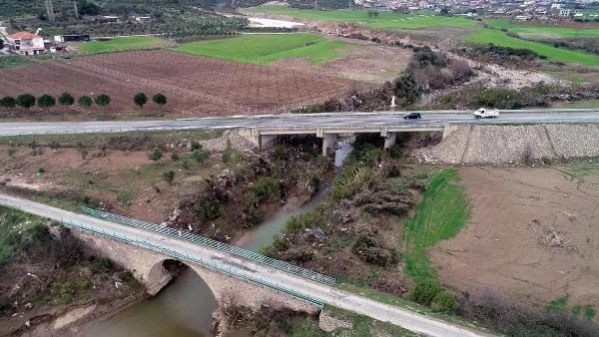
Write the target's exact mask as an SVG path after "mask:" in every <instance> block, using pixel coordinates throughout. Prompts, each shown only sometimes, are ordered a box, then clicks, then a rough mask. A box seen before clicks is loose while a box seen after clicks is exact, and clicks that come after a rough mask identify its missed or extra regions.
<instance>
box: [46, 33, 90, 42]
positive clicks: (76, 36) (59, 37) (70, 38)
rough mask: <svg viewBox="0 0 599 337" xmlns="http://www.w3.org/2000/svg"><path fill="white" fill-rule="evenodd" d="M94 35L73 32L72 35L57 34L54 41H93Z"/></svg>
mask: <svg viewBox="0 0 599 337" xmlns="http://www.w3.org/2000/svg"><path fill="white" fill-rule="evenodd" d="M91 40H92V37H91V36H90V35H89V34H72V35H57V36H54V41H55V42H59V43H63V42H88V41H91Z"/></svg>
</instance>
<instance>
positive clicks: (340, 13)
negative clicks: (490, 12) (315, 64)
mask: <svg viewBox="0 0 599 337" xmlns="http://www.w3.org/2000/svg"><path fill="white" fill-rule="evenodd" d="M248 11H253V12H257V13H267V14H277V15H285V16H290V17H295V18H300V19H309V20H318V21H337V22H355V23H360V24H363V25H366V26H369V27H372V28H381V29H383V28H386V29H389V28H398V29H421V28H429V27H437V26H448V27H466V28H467V27H475V26H476V24H477V22H476V21H474V20H469V19H465V18H456V17H442V16H436V15H435V14H434V13H430V14H395V13H391V12H379V15H378V17H376V18H374V17H372V18H371V17H368V11H366V10H328V11H325V10H322V11H321V10H313V9H293V8H288V7H284V6H261V7H254V8H249V9H248Z"/></svg>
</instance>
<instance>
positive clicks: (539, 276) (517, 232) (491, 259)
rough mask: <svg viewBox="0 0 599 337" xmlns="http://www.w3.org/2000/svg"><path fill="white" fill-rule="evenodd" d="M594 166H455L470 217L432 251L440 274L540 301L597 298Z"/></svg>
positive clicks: (598, 182) (469, 286) (598, 181)
mask: <svg viewBox="0 0 599 337" xmlns="http://www.w3.org/2000/svg"><path fill="white" fill-rule="evenodd" d="M591 165H596V164H591ZM597 168H599V166H597ZM571 172H573V173H571ZM596 172H597V169H596V168H592V170H588V169H586V168H585V169H584V170H581V169H578V168H576V167H566V168H559V169H498V168H488V169H485V168H462V169H460V175H461V177H462V182H463V183H464V185H465V191H466V195H467V198H468V200H469V202H470V206H471V219H470V222H469V224H468V227H467V228H466V229H464V230H462V232H461V233H460V234H458V235H457V236H456V237H455V238H453V239H451V240H448V241H444V242H441V243H440V244H438V245H437V246H435V247H434V248H433V249H432V250H431V252H430V253H431V257H432V260H433V261H434V263H435V265H436V266H437V268H438V271H439V276H440V277H441V279H442V281H443V282H444V283H446V284H449V285H451V286H455V287H457V288H458V289H461V290H467V291H469V292H470V293H474V292H476V291H479V292H480V291H486V290H487V289H491V290H498V291H499V292H500V293H503V294H505V295H508V296H509V297H511V298H512V299H514V300H516V301H518V302H524V303H529V302H530V303H534V304H537V305H541V306H542V305H545V304H547V302H549V301H551V300H555V299H556V298H558V297H562V296H568V297H569V304H570V305H576V304H579V305H594V306H597V305H599V264H598V263H597V261H598V259H599V226H598V225H597V218H598V217H599V175H597V174H596ZM583 175H584V176H583ZM439 207H446V206H443V205H439Z"/></svg>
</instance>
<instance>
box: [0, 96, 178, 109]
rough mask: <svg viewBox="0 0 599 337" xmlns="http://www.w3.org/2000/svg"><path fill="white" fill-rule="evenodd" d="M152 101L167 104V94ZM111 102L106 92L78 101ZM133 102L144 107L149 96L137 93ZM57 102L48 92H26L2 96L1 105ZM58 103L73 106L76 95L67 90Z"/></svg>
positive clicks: (43, 105) (88, 104) (86, 103)
mask: <svg viewBox="0 0 599 337" xmlns="http://www.w3.org/2000/svg"><path fill="white" fill-rule="evenodd" d="M152 101H154V103H156V104H158V105H160V107H162V106H163V105H165V104H166V102H167V100H166V96H164V95H163V94H160V93H158V94H156V95H154V96H153V97H152ZM110 102H111V98H110V96H108V95H106V94H101V95H98V96H97V97H96V98H95V99H93V100H92V98H91V97H89V96H81V97H79V99H78V100H77V103H78V104H79V105H80V106H82V107H85V108H89V107H91V106H92V105H93V104H94V103H96V105H98V106H101V107H102V108H104V107H106V106H108V105H109V104H110ZM133 102H134V103H135V105H137V106H139V107H140V108H143V106H144V105H145V104H146V103H148V97H147V96H146V94H144V93H141V92H140V93H137V94H135V96H134V97H133ZM56 103H57V99H56V98H54V96H51V95H48V94H44V95H41V96H39V97H37V98H36V97H35V96H33V95H32V94H30V93H25V94H22V95H19V96H17V97H16V98H14V97H11V96H5V97H3V98H0V107H3V108H6V109H13V108H15V107H17V106H19V107H21V108H25V109H31V108H32V107H34V106H35V105H36V104H37V106H39V107H40V108H44V109H46V108H51V107H53V106H55V105H56ZM58 104H60V105H63V106H65V107H68V106H71V105H73V104H75V97H73V95H71V94H69V93H68V92H65V93H63V94H62V95H60V96H58Z"/></svg>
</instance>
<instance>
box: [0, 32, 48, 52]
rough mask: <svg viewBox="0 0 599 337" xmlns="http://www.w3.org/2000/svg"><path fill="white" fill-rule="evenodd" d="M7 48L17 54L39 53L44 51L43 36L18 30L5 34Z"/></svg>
mask: <svg viewBox="0 0 599 337" xmlns="http://www.w3.org/2000/svg"><path fill="white" fill-rule="evenodd" d="M6 45H7V46H8V49H10V50H11V51H12V52H14V53H16V54H19V55H26V56H31V55H40V54H44V53H45V52H46V48H45V46H44V38H43V37H41V36H39V35H37V34H33V33H29V32H18V33H15V34H12V35H9V36H7V38H6Z"/></svg>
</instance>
